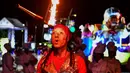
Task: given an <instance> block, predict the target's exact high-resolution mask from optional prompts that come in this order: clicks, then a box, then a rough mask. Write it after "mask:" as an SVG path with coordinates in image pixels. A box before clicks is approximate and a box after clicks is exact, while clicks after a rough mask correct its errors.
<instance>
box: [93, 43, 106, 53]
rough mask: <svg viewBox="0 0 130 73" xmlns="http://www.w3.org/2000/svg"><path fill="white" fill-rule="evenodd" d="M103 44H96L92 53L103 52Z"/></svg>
mask: <svg viewBox="0 0 130 73" xmlns="http://www.w3.org/2000/svg"><path fill="white" fill-rule="evenodd" d="M105 47H106V45H105V44H101V43H100V44H97V46H96V47H95V49H94V53H103V52H104V51H105Z"/></svg>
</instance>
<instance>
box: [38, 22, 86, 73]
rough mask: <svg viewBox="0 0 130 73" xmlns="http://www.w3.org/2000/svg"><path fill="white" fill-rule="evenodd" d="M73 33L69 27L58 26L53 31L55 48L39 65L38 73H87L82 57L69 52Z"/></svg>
mask: <svg viewBox="0 0 130 73" xmlns="http://www.w3.org/2000/svg"><path fill="white" fill-rule="evenodd" d="M70 38H71V33H70V31H69V29H68V27H67V26H65V25H63V24H57V25H55V26H54V29H53V31H52V44H53V48H52V49H51V50H50V51H49V52H48V54H47V55H46V56H43V57H42V58H41V60H40V61H39V63H38V66H37V73H87V69H86V64H85V61H84V59H83V58H82V57H81V56H78V55H77V54H75V53H73V52H72V51H71V50H68V49H69V48H68V47H67V46H68V45H69V44H68V42H69V40H70Z"/></svg>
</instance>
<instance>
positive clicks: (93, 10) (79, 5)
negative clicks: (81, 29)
mask: <svg viewBox="0 0 130 73" xmlns="http://www.w3.org/2000/svg"><path fill="white" fill-rule="evenodd" d="M49 3H50V0H1V2H0V9H1V10H0V19H1V18H3V17H13V18H17V19H19V20H20V21H21V22H23V23H28V28H29V34H34V26H35V25H37V26H38V30H37V31H39V33H38V34H41V33H42V31H41V30H42V28H41V26H42V22H43V21H39V20H37V19H34V18H32V17H31V16H30V15H28V14H27V13H25V12H23V11H21V10H20V9H18V8H17V4H20V5H22V6H23V7H25V8H27V9H29V10H30V11H32V12H34V13H36V14H38V15H40V16H42V17H43V18H44V17H45V14H46V12H47V8H48V5H49ZM111 6H114V7H117V8H119V9H120V11H121V13H122V15H123V16H124V17H125V18H126V21H127V23H128V22H129V21H130V14H129V13H130V4H129V0H60V4H59V5H58V9H57V11H58V12H57V18H58V19H59V18H66V17H68V15H69V12H70V10H71V9H72V8H73V12H72V14H73V13H76V14H77V17H76V18H75V20H76V25H78V26H79V25H80V24H86V23H90V24H94V23H102V20H103V14H104V11H105V9H106V8H108V7H111ZM39 37H41V36H39Z"/></svg>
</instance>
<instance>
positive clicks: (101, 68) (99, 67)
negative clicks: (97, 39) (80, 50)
mask: <svg viewBox="0 0 130 73" xmlns="http://www.w3.org/2000/svg"><path fill="white" fill-rule="evenodd" d="M105 47H106V45H105V44H101V43H98V44H97V46H96V47H95V49H94V52H93V62H92V63H90V64H89V69H90V71H91V73H111V72H110V71H109V68H108V67H107V62H106V61H105V60H104V54H103V53H104V51H105Z"/></svg>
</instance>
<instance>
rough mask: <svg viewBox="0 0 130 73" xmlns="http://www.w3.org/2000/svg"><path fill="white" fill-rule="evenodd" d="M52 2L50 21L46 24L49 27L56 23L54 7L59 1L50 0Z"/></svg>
mask: <svg viewBox="0 0 130 73" xmlns="http://www.w3.org/2000/svg"><path fill="white" fill-rule="evenodd" d="M51 2H52V7H51V9H50V10H51V13H50V19H49V21H48V24H51V25H55V22H56V18H55V17H56V7H57V4H59V0H51Z"/></svg>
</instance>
